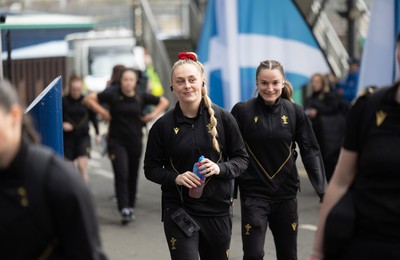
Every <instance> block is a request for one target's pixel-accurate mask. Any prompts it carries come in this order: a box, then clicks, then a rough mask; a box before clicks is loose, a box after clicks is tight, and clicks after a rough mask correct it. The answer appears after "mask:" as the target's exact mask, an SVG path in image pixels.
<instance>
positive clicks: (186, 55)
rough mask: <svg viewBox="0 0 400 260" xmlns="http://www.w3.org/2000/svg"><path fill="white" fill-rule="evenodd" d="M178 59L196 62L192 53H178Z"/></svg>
mask: <svg viewBox="0 0 400 260" xmlns="http://www.w3.org/2000/svg"><path fill="white" fill-rule="evenodd" d="M178 58H179V59H180V60H187V59H189V60H192V61H197V57H196V55H194V54H193V53H189V52H180V53H178Z"/></svg>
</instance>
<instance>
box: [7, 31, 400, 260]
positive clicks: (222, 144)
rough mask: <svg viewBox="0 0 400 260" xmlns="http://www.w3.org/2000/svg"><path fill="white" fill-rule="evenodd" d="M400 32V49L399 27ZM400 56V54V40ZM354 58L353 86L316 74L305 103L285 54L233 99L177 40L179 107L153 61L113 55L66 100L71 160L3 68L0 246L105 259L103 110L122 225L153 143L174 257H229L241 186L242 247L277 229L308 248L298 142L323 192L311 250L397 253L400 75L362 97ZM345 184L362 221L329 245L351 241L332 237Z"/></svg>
mask: <svg viewBox="0 0 400 260" xmlns="http://www.w3.org/2000/svg"><path fill="white" fill-rule="evenodd" d="M397 44H398V46H397V47H398V49H400V36H399V37H398V39H397ZM397 57H398V62H399V64H400V50H398V54H397ZM356 66H358V61H354V60H353V61H351V73H350V74H349V76H348V78H347V79H346V80H345V81H343V82H347V83H346V84H347V85H348V87H347V88H346V87H344V85H345V84H344V83H343V82H340V81H339V82H338V83H337V84H335V83H334V82H333V80H332V79H330V78H328V77H327V76H325V75H323V74H320V73H316V74H314V75H312V76H311V78H310V81H309V84H308V86H309V88H310V94H309V95H308V96H307V97H306V98H305V101H304V106H301V105H299V104H297V103H295V102H294V101H293V99H292V95H293V89H292V86H291V84H290V82H289V80H288V79H287V78H286V76H285V71H284V67H283V64H281V63H280V62H279V61H276V60H264V61H261V62H260V64H259V66H258V67H257V70H256V74H255V82H256V86H255V87H256V90H257V94H256V96H255V97H252V98H250V99H248V100H244V101H240V102H238V103H237V104H235V105H234V106H233V108H232V110H231V111H228V110H226V109H223V108H221V107H219V106H218V105H216V104H214V103H213V102H212V100H211V99H210V97H209V96H208V91H209V89H211V88H212V87H213V86H207V84H206V82H207V79H206V78H205V74H204V67H203V64H202V63H201V62H200V61H199V60H198V58H197V54H196V53H194V52H181V53H179V54H178V59H177V61H176V62H175V63H174V65H173V66H172V69H171V81H170V91H172V92H173V93H174V94H175V96H176V98H177V102H176V104H174V105H173V106H172V108H171V109H169V110H167V109H168V107H169V101H168V100H167V99H166V98H165V97H163V96H162V95H154V94H152V93H151V91H149V88H148V83H147V81H146V80H144V81H143V74H141V73H143V72H140V71H138V70H135V69H133V68H128V67H125V66H122V65H117V66H115V67H114V71H113V76H112V78H111V79H110V81H109V82H108V86H107V87H106V88H105V89H104V90H103V91H101V92H99V93H94V92H93V93H88V94H84V91H83V86H84V82H83V80H82V78H80V77H79V76H77V75H72V76H71V77H70V79H69V83H68V87H67V89H66V90H65V93H64V96H63V99H62V107H63V137H64V160H62V159H61V158H59V157H58V156H55V155H54V153H53V152H51V150H50V149H48V148H45V147H43V146H41V145H39V144H36V142H37V139H36V138H33V137H35V136H36V134H35V131H34V129H33V128H32V126H31V125H29V120H26V119H24V118H25V117H26V115H25V116H24V115H23V113H22V107H21V105H19V102H18V96H17V93H16V91H15V89H14V88H13V87H12V86H11V85H10V83H8V82H7V81H0V122H1V125H2V127H1V128H0V205H2V208H3V205H4V208H7V212H8V213H9V214H1V215H0V244H1V245H2V248H5V251H2V252H0V255H1V256H7V257H8V258H7V259H47V258H49V257H50V256H51V257H61V258H62V259H107V256H106V255H105V254H104V253H103V250H102V248H101V242H100V237H99V232H98V226H97V221H96V216H95V209H94V206H93V202H92V198H91V195H90V191H89V189H88V185H87V183H88V182H89V174H88V160H89V159H90V154H91V143H92V141H91V134H90V131H89V129H90V125H89V124H90V122H92V126H93V128H94V132H95V141H96V142H99V141H100V134H101V133H100V131H99V126H98V119H99V117H98V115H99V116H100V117H101V119H102V120H104V121H106V122H108V129H107V133H106V142H107V155H108V157H109V159H110V162H111V164H112V168H113V173H114V189H115V194H116V198H117V209H118V212H119V213H120V215H121V224H122V225H127V224H128V223H130V222H131V221H133V220H134V219H135V205H136V193H137V192H136V191H137V185H138V173H139V165H140V159H141V158H142V150H143V146H144V145H145V148H146V149H145V154H144V161H143V165H144V166H143V167H144V175H145V177H146V178H147V179H148V180H149V181H151V182H154V183H157V184H159V185H161V191H162V192H161V193H162V194H161V200H162V201H161V205H162V208H161V212H162V217H161V219H162V222H163V227H164V234H165V239H166V243H167V245H168V249H169V253H170V257H171V259H173V260H178V259H182V260H187V259H199V258H200V259H202V260H207V259H209V260H219V259H221V260H222V259H229V251H230V244H231V236H232V215H231V210H232V206H233V201H234V199H237V197H238V195H239V199H240V205H241V216H240V217H241V239H242V250H243V259H244V260H251V259H260V260H261V259H264V256H265V252H264V245H265V238H266V233H267V230H268V228H269V229H270V230H271V233H272V235H273V238H274V243H275V249H276V257H277V259H284V260H290V259H297V236H298V225H299V223H298V220H299V216H298V201H297V195H298V191H299V187H300V182H299V177H298V169H297V166H296V160H297V158H298V155H300V157H301V160H302V163H303V165H304V168H305V171H306V173H307V175H308V178H309V180H310V182H311V184H312V186H313V188H314V190H315V192H316V194H317V196H318V198H319V202H320V203H321V205H322V207H321V210H320V218H319V222H318V230H317V232H316V237H315V242H314V245H313V248H312V252H311V255H310V259H312V260H316V259H380V258H382V259H399V258H400V255H399V252H398V250H396V249H397V245H398V244H399V241H400V237H399V232H398V230H397V228H396V223H397V222H396V221H397V220H398V217H399V216H400V211H399V208H400V207H399V202H398V201H399V200H398V199H399V192H398V191H399V189H398V186H399V180H400V179H399V178H398V177H397V176H398V174H396V173H397V172H396V171H398V170H397V169H399V168H400V165H398V164H399V162H400V160H399V159H400V157H399V155H400V153H396V152H394V151H396V150H397V147H398V145H400V138H399V135H398V133H399V132H400V128H399V127H400V124H399V123H398V122H400V105H399V104H400V87H399V86H400V83H399V82H397V83H395V84H394V85H393V86H392V87H388V88H385V89H384V90H381V91H376V92H377V93H376V94H365V95H360V96H359V97H358V98H356V95H357V94H356V93H355V92H354V88H353V87H354V84H356V83H354V82H355V81H357V79H358V71H357V68H356ZM144 82H145V83H144ZM366 93H367V92H366ZM378 93H379V94H378ZM149 106H150V109H149ZM375 114H376V119H375ZM369 115H370V116H369ZM150 121H153V122H154V124H153V125H152V127H151V128H150V130H149V133H148V138H147V143H146V144H143V143H142V142H143V141H142V137H143V127H144V126H145V125H146V123H148V122H150ZM266 144H268V145H266ZM298 153H299V154H298ZM68 161H70V162H73V164H72V163H68ZM194 165H195V167H194ZM194 168H196V169H197V170H194ZM55 173H57V174H55ZM79 176H80V177H79ZM348 193H349V194H350V193H352V194H354V195H353V201H354V205H355V206H354V207H355V212H356V220H355V221H354V222H353V225H354V228H353V229H348V230H347V231H348V233H349V236H350V239H349V240H348V241H346V243H344V245H343V246H342V247H340V248H339V249H337V250H336V251H335V252H331V251H329V250H328V249H327V248H328V245H330V244H335V243H338V244H341V243H339V242H340V241H339V242H337V241H332V240H329V239H332V238H331V237H327V236H328V235H330V234H328V231H327V230H328V229H326V228H327V227H326V226H327V225H328V221H327V219H328V216H329V214H330V212H331V211H333V209H334V208H335V205H336V204H338V202H339V201H340V200H341V199H343V198H344V197H345V194H348ZM66 216H68V217H66ZM341 224H342V223H340V222H338V223H337V225H338V227H339V226H340V225H341ZM38 230H41V231H42V232H41V233H40V234H41V235H40V236H37V231H38ZM325 231H326V232H325ZM21 233H24V236H22V238H21V236H20V234H21ZM216 234H218V235H216ZM342 242H343V241H342ZM4 245H9V246H7V247H4ZM17 247H18V248H19V249H17ZM21 248H23V250H20V249H21ZM49 259H52V258H49ZM57 259H58V258H57Z"/></svg>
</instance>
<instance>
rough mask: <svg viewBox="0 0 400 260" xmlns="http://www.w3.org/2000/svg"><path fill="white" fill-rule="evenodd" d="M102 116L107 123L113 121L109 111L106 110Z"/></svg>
mask: <svg viewBox="0 0 400 260" xmlns="http://www.w3.org/2000/svg"><path fill="white" fill-rule="evenodd" d="M100 115H101V117H102V118H103V119H104V120H105V121H110V120H111V115H110V112H108V111H107V110H104V112H102V113H101V114H100Z"/></svg>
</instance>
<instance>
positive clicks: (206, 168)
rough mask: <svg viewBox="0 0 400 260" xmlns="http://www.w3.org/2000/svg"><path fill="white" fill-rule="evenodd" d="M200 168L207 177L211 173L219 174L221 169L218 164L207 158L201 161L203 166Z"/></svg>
mask: <svg viewBox="0 0 400 260" xmlns="http://www.w3.org/2000/svg"><path fill="white" fill-rule="evenodd" d="M199 170H200V173H201V174H205V175H206V177H209V176H211V175H218V174H219V173H220V171H221V169H220V168H219V166H218V164H216V163H214V162H213V161H211V160H210V159H207V158H205V159H204V160H202V161H201V166H200V167H199Z"/></svg>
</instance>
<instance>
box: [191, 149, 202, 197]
mask: <svg viewBox="0 0 400 260" xmlns="http://www.w3.org/2000/svg"><path fill="white" fill-rule="evenodd" d="M203 160H204V156H203V155H202V156H200V157H199V160H198V161H197V162H195V163H194V165H193V173H195V174H196V175H197V176H198V177H199V178H200V182H201V185H200V186H199V187H197V188H192V189H189V196H190V197H191V198H194V199H198V198H200V197H201V194H202V193H203V188H204V185H205V183H206V176H205V174H200V173H199V166H200V165H201V161H203Z"/></svg>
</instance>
